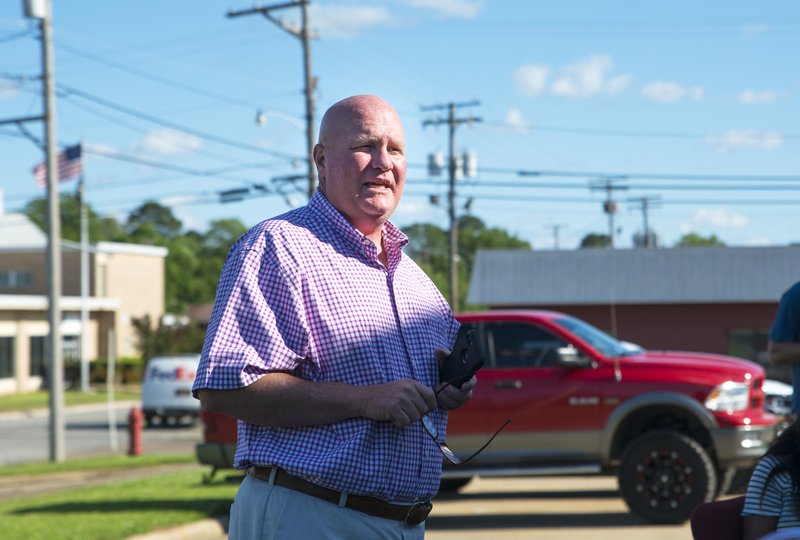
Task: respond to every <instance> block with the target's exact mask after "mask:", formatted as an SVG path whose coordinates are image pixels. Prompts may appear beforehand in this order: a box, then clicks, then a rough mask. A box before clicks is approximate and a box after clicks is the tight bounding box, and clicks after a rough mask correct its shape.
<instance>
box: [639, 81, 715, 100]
mask: <svg viewBox="0 0 800 540" xmlns="http://www.w3.org/2000/svg"><path fill="white" fill-rule="evenodd" d="M642 95H643V96H644V97H646V98H648V99H651V100H653V101H659V102H661V103H673V102H675V101H680V100H682V99H690V100H693V101H699V100H701V99H703V96H704V95H705V91H704V90H703V88H702V87H701V86H688V87H687V86H683V85H681V84H678V83H676V82H668V81H657V82H654V83H650V84H648V85H646V86H645V87H644V88H642Z"/></svg>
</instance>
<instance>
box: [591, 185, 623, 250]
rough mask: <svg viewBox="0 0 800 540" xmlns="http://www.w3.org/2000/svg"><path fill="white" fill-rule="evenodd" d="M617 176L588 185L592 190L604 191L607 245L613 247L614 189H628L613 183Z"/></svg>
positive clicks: (615, 203)
mask: <svg viewBox="0 0 800 540" xmlns="http://www.w3.org/2000/svg"><path fill="white" fill-rule="evenodd" d="M615 180H619V178H616V179H615V178H610V177H608V178H604V179H603V180H601V181H599V182H595V183H594V184H592V185H591V186H590V189H591V190H592V191H597V190H603V191H605V192H606V200H605V201H604V202H603V212H605V213H606V214H608V247H609V248H610V249H614V236H615V231H614V214H616V213H617V209H618V207H617V202H616V201H615V200H614V191H617V190H625V189H628V186H618V185H616V184H614V181H615Z"/></svg>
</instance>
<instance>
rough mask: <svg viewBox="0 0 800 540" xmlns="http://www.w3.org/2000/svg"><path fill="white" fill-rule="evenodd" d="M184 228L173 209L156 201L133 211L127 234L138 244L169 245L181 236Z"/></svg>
mask: <svg viewBox="0 0 800 540" xmlns="http://www.w3.org/2000/svg"><path fill="white" fill-rule="evenodd" d="M182 228H183V224H182V223H181V220H179V219H178V218H176V217H175V215H174V214H173V213H172V210H171V209H169V208H167V207H166V206H162V205H160V204H158V203H157V202H154V201H148V202H146V203H144V204H143V205H141V206H140V207H138V208H136V209H135V210H133V211H132V212H131V213H130V214H129V215H128V220H127V221H126V222H125V230H126V232H127V233H128V234H129V235H130V236H131V238H133V239H134V242H135V243H138V244H156V245H162V246H165V245H168V244H169V242H171V241H173V240H175V239H176V238H177V237H178V236H179V235H180V234H181V229H182ZM162 238H163V239H164V240H161V239H162Z"/></svg>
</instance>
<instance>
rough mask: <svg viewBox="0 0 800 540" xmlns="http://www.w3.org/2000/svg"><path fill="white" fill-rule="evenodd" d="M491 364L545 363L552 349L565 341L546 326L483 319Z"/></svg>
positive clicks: (507, 366) (500, 366)
mask: <svg viewBox="0 0 800 540" xmlns="http://www.w3.org/2000/svg"><path fill="white" fill-rule="evenodd" d="M486 331H487V337H488V345H489V351H490V355H491V356H492V359H493V363H492V367H495V368H498V369H513V368H517V369H518V368H534V367H545V366H548V365H550V364H551V362H552V357H553V355H554V352H555V351H556V350H557V349H558V348H560V347H566V346H567V343H566V342H565V341H564V340H562V339H560V338H558V337H556V336H554V335H553V334H551V333H550V332H548V331H547V330H543V329H542V328H539V327H538V326H533V325H531V324H525V323H502V322H501V323H487V324H486Z"/></svg>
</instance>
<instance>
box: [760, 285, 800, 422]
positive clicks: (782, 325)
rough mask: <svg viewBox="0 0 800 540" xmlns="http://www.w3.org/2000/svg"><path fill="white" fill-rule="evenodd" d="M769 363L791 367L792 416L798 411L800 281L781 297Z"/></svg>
mask: <svg viewBox="0 0 800 540" xmlns="http://www.w3.org/2000/svg"><path fill="white" fill-rule="evenodd" d="M767 354H768V356H769V361H770V362H771V363H772V364H773V365H776V366H783V365H791V366H792V387H793V392H792V415H794V416H795V418H796V417H797V413H798V411H800V281H798V282H797V283H795V284H794V285H792V286H791V287H790V288H789V289H788V290H787V291H786V292H784V293H783V296H781V302H780V304H779V305H778V313H777V314H776V315H775V320H774V321H773V323H772V330H770V333H769V342H768V344H767Z"/></svg>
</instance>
